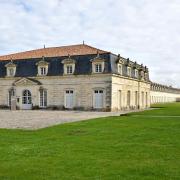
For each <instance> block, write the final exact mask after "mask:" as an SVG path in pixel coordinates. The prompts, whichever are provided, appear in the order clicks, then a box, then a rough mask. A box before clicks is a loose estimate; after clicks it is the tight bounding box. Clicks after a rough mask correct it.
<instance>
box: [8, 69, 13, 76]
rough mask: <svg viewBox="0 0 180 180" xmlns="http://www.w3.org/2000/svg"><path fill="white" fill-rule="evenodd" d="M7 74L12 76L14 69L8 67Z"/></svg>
mask: <svg viewBox="0 0 180 180" xmlns="http://www.w3.org/2000/svg"><path fill="white" fill-rule="evenodd" d="M9 75H10V76H14V69H13V68H10V69H9Z"/></svg>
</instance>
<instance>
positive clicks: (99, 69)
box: [95, 63, 102, 73]
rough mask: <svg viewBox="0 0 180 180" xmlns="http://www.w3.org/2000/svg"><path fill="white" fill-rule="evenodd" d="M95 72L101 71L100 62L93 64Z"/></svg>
mask: <svg viewBox="0 0 180 180" xmlns="http://www.w3.org/2000/svg"><path fill="white" fill-rule="evenodd" d="M95 72H96V73H101V72H102V64H100V63H98V64H95Z"/></svg>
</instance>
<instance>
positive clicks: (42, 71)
mask: <svg viewBox="0 0 180 180" xmlns="http://www.w3.org/2000/svg"><path fill="white" fill-rule="evenodd" d="M36 65H37V66H38V76H46V75H47V73H48V66H49V63H48V62H46V61H45V59H44V57H42V60H41V61H39V62H38V63H37V64H36Z"/></svg>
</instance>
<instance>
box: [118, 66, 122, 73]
mask: <svg viewBox="0 0 180 180" xmlns="http://www.w3.org/2000/svg"><path fill="white" fill-rule="evenodd" d="M118 73H119V74H120V75H122V65H121V64H118Z"/></svg>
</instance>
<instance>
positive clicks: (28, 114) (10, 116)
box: [0, 110, 121, 129]
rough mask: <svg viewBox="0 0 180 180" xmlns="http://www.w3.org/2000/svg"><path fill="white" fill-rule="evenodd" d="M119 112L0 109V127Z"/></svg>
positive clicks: (44, 124)
mask: <svg viewBox="0 0 180 180" xmlns="http://www.w3.org/2000/svg"><path fill="white" fill-rule="evenodd" d="M120 114H121V113H120V112H85V111H43V110H42V111H41V110H33V111H31V110H30V111H22V110H20V111H9V110H0V128H7V129H39V128H44V127H48V126H53V125H57V124H61V123H67V122H74V121H81V120H87V119H92V118H98V117H107V116H119V115H120Z"/></svg>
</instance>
